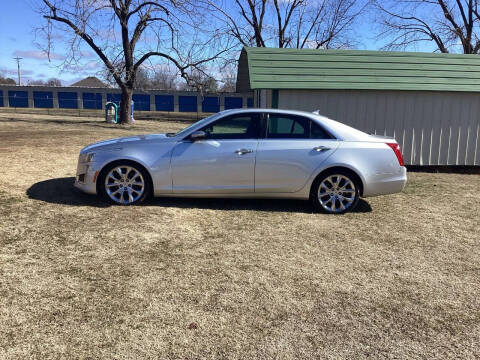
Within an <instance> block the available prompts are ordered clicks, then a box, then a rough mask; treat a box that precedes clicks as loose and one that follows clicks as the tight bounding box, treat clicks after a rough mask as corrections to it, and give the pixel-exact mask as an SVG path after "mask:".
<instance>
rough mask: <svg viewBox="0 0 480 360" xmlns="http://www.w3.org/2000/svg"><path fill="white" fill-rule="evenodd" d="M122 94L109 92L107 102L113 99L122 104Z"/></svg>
mask: <svg viewBox="0 0 480 360" xmlns="http://www.w3.org/2000/svg"><path fill="white" fill-rule="evenodd" d="M121 99H122V94H107V102H109V101H111V102H113V103H115V104H117V105H120V100H121Z"/></svg>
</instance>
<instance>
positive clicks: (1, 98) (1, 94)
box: [0, 90, 4, 107]
mask: <svg viewBox="0 0 480 360" xmlns="http://www.w3.org/2000/svg"><path fill="white" fill-rule="evenodd" d="M3 106H4V105H3V91H2V90H0V107H3Z"/></svg>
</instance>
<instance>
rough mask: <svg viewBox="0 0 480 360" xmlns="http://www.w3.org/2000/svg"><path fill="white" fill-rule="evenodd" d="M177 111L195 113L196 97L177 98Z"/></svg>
mask: <svg viewBox="0 0 480 360" xmlns="http://www.w3.org/2000/svg"><path fill="white" fill-rule="evenodd" d="M178 111H180V112H197V97H196V96H179V97H178Z"/></svg>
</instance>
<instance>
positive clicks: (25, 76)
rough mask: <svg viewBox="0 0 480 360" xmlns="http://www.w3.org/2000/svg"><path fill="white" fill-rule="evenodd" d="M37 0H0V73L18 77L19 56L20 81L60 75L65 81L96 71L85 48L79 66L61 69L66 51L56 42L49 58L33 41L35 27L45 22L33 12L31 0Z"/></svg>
mask: <svg viewBox="0 0 480 360" xmlns="http://www.w3.org/2000/svg"><path fill="white" fill-rule="evenodd" d="M35 1H39V0H17V1H10V0H0V2H1V3H2V11H1V12H0V44H1V45H0V75H2V76H5V77H11V78H13V79H15V80H17V62H16V61H15V60H14V59H13V58H14V57H17V56H18V57H21V58H22V60H21V62H20V64H21V72H22V84H25V83H26V82H27V81H28V80H46V79H48V78H51V77H56V78H60V79H61V80H62V82H63V83H64V84H65V85H68V84H71V83H73V82H75V81H78V80H80V79H83V78H85V77H87V76H89V75H95V74H97V72H98V71H99V70H100V69H101V65H100V63H99V62H98V60H97V58H96V56H95V55H94V54H93V53H92V52H86V56H85V58H84V65H83V67H82V68H80V69H62V68H61V64H62V63H63V60H64V55H62V53H63V54H65V53H66V51H65V50H64V49H65V46H63V44H61V42H59V43H58V44H57V45H56V48H55V51H54V53H53V54H51V59H50V61H49V59H48V57H47V54H46V53H45V52H43V51H42V50H41V48H40V47H39V45H37V44H36V35H35V31H34V29H35V28H38V27H40V26H42V25H43V24H45V22H44V20H43V19H42V18H41V16H40V15H39V14H38V13H36V12H35V10H34V9H33V6H32V4H34V2H35Z"/></svg>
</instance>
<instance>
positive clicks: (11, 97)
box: [8, 90, 28, 107]
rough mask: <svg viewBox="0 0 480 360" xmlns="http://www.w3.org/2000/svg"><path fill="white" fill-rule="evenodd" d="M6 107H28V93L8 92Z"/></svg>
mask: <svg viewBox="0 0 480 360" xmlns="http://www.w3.org/2000/svg"><path fill="white" fill-rule="evenodd" d="M8 105H9V106H10V107H28V91H16V90H11V91H10V90H9V91H8Z"/></svg>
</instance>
